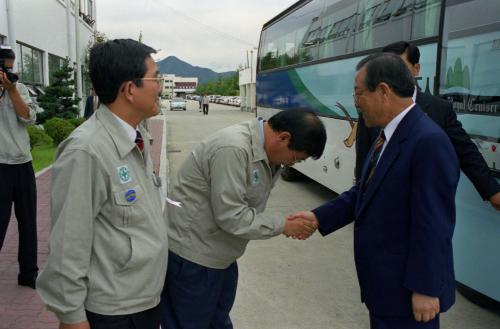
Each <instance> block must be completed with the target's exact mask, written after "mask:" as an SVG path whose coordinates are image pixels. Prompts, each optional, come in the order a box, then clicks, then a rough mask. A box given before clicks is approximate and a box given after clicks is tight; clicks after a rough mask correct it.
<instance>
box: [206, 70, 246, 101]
mask: <svg viewBox="0 0 500 329" xmlns="http://www.w3.org/2000/svg"><path fill="white" fill-rule="evenodd" d="M238 80H239V77H238V73H235V74H232V75H230V76H228V77H226V78H219V79H218V80H217V81H209V82H205V83H203V84H201V85H198V87H197V88H196V93H197V94H199V95H200V94H207V95H224V96H236V95H239V93H240V86H239V84H238Z"/></svg>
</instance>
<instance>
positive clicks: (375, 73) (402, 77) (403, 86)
mask: <svg viewBox="0 0 500 329" xmlns="http://www.w3.org/2000/svg"><path fill="white" fill-rule="evenodd" d="M363 67H365V68H366V76H365V81H364V82H365V85H366V87H367V88H368V90H369V91H375V89H376V88H377V86H378V85H379V84H380V83H382V82H385V83H387V84H388V85H389V87H390V88H391V89H392V90H393V91H394V93H395V94H396V95H398V96H399V97H411V96H413V92H414V91H415V83H414V81H415V80H414V78H413V76H412V74H411V72H410V70H409V69H408V67H407V66H406V64H405V62H404V61H403V60H402V59H401V58H400V57H399V56H398V55H396V54H392V53H377V54H373V55H370V56H368V57H365V58H363V59H362V60H361V61H360V62H359V63H358V65H356V70H357V71H359V70H360V69H361V68H363Z"/></svg>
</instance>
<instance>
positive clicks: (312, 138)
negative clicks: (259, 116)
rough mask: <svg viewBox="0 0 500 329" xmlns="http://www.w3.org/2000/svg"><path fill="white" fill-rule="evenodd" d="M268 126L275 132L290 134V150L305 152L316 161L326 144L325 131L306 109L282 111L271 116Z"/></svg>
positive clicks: (314, 116)
mask: <svg viewBox="0 0 500 329" xmlns="http://www.w3.org/2000/svg"><path fill="white" fill-rule="evenodd" d="M268 124H269V126H270V127H271V129H272V130H274V131H276V132H283V131H287V132H289V133H290V135H291V138H290V144H289V145H288V147H289V148H290V149H291V150H294V151H298V152H305V153H306V154H307V155H308V156H310V157H312V158H313V159H318V158H319V157H320V156H321V154H323V150H324V149H325V143H326V130H325V126H324V125H323V122H322V121H321V119H320V118H318V116H317V115H316V114H315V113H314V112H313V111H310V110H306V109H290V110H282V111H280V112H278V113H277V114H275V115H273V116H272V117H271V118H270V119H269V121H268Z"/></svg>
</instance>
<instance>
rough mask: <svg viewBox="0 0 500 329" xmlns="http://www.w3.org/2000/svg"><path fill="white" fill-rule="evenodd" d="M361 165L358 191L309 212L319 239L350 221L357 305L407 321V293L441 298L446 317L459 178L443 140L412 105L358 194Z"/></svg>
mask: <svg viewBox="0 0 500 329" xmlns="http://www.w3.org/2000/svg"><path fill="white" fill-rule="evenodd" d="M372 151H373V150H371V151H370V152H369V154H371V152H372ZM368 162H369V161H367V163H368ZM367 163H365V165H364V168H363V171H362V176H361V180H360V182H359V183H358V184H356V185H355V186H354V187H352V188H351V189H350V190H349V191H347V192H344V193H342V194H341V195H340V196H339V197H337V198H336V199H334V200H332V201H330V202H328V203H326V204H324V205H322V206H320V207H318V208H316V209H314V210H313V212H314V213H315V214H316V216H317V218H318V220H319V223H320V225H319V231H320V233H321V234H322V235H327V234H329V233H331V232H333V231H335V230H337V229H339V228H341V227H343V226H345V225H347V224H349V223H351V222H352V221H354V258H355V263H356V270H357V273H358V280H359V285H360V288H361V298H362V301H363V302H364V303H365V304H366V306H367V307H368V309H369V310H370V312H371V313H372V314H374V315H379V316H392V317H398V316H413V315H412V307H411V293H412V292H418V293H422V294H425V295H430V296H435V297H439V300H440V303H441V307H440V309H441V312H444V311H446V310H447V309H449V308H450V307H451V305H453V303H454V301H455V288H454V284H455V281H454V273H453V252H452V244H451V239H452V235H453V230H454V226H455V191H456V187H457V183H458V179H459V175H460V170H459V166H458V160H457V157H456V155H455V152H454V150H453V147H452V145H451V143H450V141H449V139H448V138H447V136H446V134H445V133H444V132H443V131H442V129H440V128H439V127H438V126H437V125H436V124H435V123H434V122H432V120H430V119H429V118H428V116H426V115H425V114H424V113H423V112H422V111H421V110H420V108H419V107H418V105H416V106H414V107H413V108H412V109H411V110H410V111H409V112H408V114H407V115H406V116H405V117H404V118H403V120H402V121H401V122H400V124H399V126H398V127H397V129H396V131H395V132H394V135H393V136H392V137H391V139H390V140H389V143H388V144H387V146H386V148H385V150H384V152H383V153H382V156H381V157H380V160H379V162H378V165H377V167H376V170H375V173H374V175H373V176H372V178H371V180H370V182H369V183H368V184H367V185H366V187H365V188H362V186H363V185H364V183H365V180H366V176H367V172H368V168H367V167H368V166H367Z"/></svg>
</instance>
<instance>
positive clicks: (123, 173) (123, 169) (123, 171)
mask: <svg viewBox="0 0 500 329" xmlns="http://www.w3.org/2000/svg"><path fill="white" fill-rule="evenodd" d="M116 170H118V177H119V178H120V183H122V184H126V183H130V182H131V181H132V177H131V176H130V171H129V170H128V166H127V165H123V166H119V167H116Z"/></svg>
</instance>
